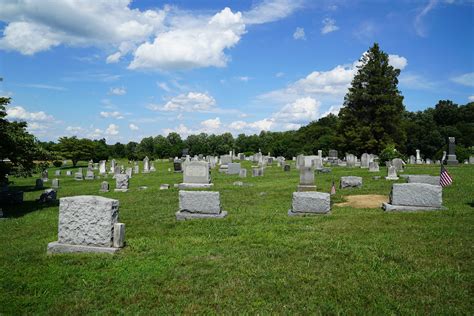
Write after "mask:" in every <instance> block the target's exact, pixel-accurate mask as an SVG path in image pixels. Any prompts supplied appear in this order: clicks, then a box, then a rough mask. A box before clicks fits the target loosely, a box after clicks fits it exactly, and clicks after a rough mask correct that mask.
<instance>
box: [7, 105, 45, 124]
mask: <svg viewBox="0 0 474 316" xmlns="http://www.w3.org/2000/svg"><path fill="white" fill-rule="evenodd" d="M7 118H8V119H13V120H20V121H52V120H54V118H53V117H52V116H51V115H48V114H46V113H45V112H43V111H39V112H28V110H26V109H25V108H24V107H22V106H13V107H8V108H7Z"/></svg>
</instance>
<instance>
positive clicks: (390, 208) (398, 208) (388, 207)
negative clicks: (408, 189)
mask: <svg viewBox="0 0 474 316" xmlns="http://www.w3.org/2000/svg"><path fill="white" fill-rule="evenodd" d="M382 208H383V210H384V211H385V212H416V211H441V210H446V209H447V208H446V207H444V206H441V207H436V206H407V205H393V204H390V203H383V204H382Z"/></svg>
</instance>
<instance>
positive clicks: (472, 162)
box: [469, 156, 474, 165]
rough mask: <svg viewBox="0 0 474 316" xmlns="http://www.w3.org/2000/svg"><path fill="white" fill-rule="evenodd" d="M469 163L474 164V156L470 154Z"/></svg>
mask: <svg viewBox="0 0 474 316" xmlns="http://www.w3.org/2000/svg"><path fill="white" fill-rule="evenodd" d="M469 164H470V165H474V156H469Z"/></svg>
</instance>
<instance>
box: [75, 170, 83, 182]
mask: <svg viewBox="0 0 474 316" xmlns="http://www.w3.org/2000/svg"><path fill="white" fill-rule="evenodd" d="M74 180H76V181H82V180H84V175H83V174H82V171H81V172H76V173H74Z"/></svg>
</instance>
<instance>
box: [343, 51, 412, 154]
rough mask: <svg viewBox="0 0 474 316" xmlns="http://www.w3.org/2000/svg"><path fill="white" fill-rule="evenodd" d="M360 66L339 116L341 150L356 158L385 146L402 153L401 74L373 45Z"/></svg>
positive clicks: (403, 134) (377, 151) (404, 137)
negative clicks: (399, 86)
mask: <svg viewBox="0 0 474 316" xmlns="http://www.w3.org/2000/svg"><path fill="white" fill-rule="evenodd" d="M360 63H361V65H360V66H358V67H357V68H358V71H357V74H356V75H355V77H354V79H353V80H352V86H351V87H350V88H349V92H348V93H347V94H346V96H345V98H344V107H343V108H342V109H341V111H340V112H339V117H340V119H341V122H340V125H339V127H340V128H339V133H340V135H341V136H342V141H343V144H344V146H343V147H344V148H345V150H346V151H348V152H351V153H354V154H357V155H360V154H361V153H364V152H368V153H374V154H377V153H380V152H381V151H382V150H383V149H384V148H385V147H386V146H387V145H388V144H396V146H397V147H398V148H400V149H403V147H404V144H405V140H406V136H405V131H404V130H403V127H402V118H403V112H404V110H405V107H404V106H403V96H402V95H401V94H400V91H399V90H398V88H397V84H398V79H397V77H398V75H399V74H400V70H399V69H395V68H393V67H392V66H390V65H389V63H388V55H387V54H386V53H384V52H383V51H381V50H380V48H379V46H378V44H376V43H375V44H374V46H372V47H371V48H370V49H369V50H368V52H367V53H366V54H364V55H363V56H362V58H361V60H360Z"/></svg>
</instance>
